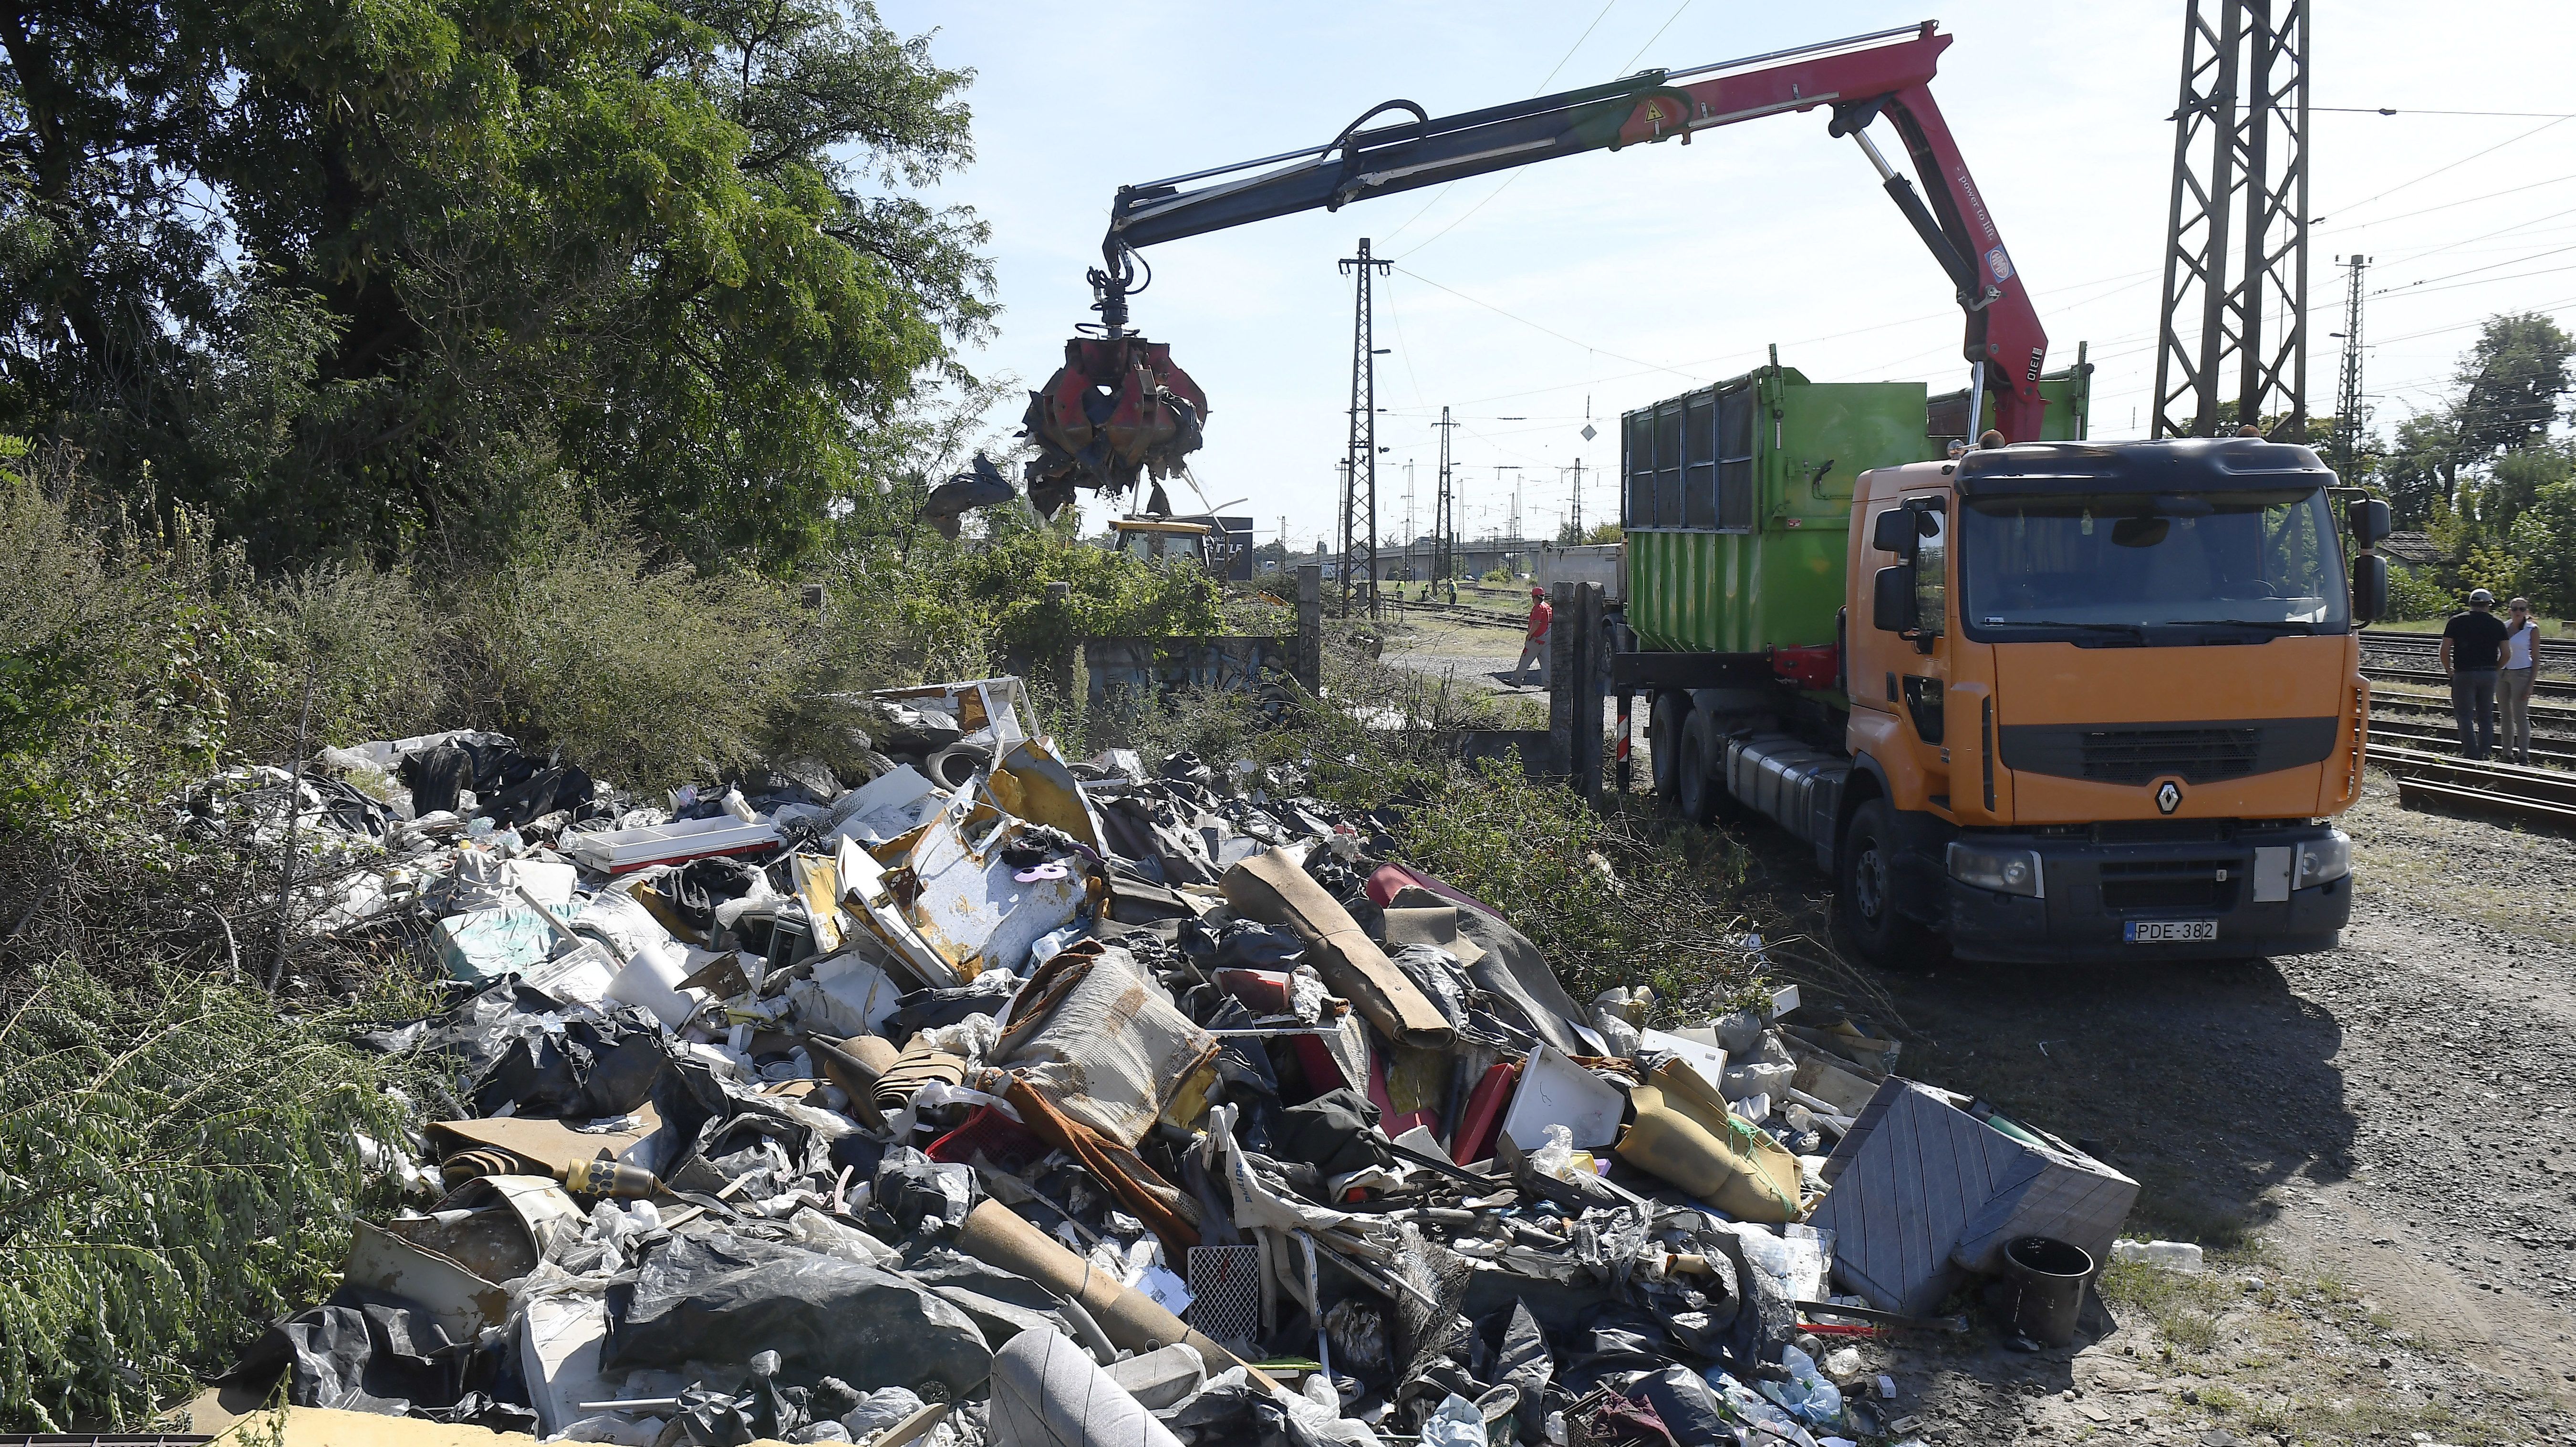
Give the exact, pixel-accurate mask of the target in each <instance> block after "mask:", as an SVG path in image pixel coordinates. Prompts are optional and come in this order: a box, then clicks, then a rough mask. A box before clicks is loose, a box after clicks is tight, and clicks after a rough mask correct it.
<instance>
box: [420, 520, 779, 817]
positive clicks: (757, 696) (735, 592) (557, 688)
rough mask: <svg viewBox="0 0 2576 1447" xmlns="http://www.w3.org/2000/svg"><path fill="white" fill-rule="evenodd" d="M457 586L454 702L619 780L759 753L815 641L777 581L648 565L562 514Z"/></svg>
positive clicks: (682, 772) (700, 772) (463, 711)
mask: <svg viewBox="0 0 2576 1447" xmlns="http://www.w3.org/2000/svg"><path fill="white" fill-rule="evenodd" d="M453 591H454V595H455V596H454V601H453V603H452V605H451V606H452V609H453V614H452V617H453V622H452V624H451V625H450V626H451V627H452V629H453V634H452V640H451V645H450V646H451V649H452V658H453V667H454V669H455V671H456V679H455V685H456V687H457V688H458V690H459V692H460V694H461V697H460V698H459V700H458V701H457V704H456V706H455V712H456V713H457V715H458V716H460V717H462V718H464V719H466V720H468V721H471V722H473V723H476V724H480V725H482V726H484V727H488V728H494V729H498V730H501V731H503V732H506V733H509V734H511V735H513V736H514V737H516V738H517V739H518V741H519V742H520V744H521V745H522V746H524V747H528V748H531V749H538V750H545V749H559V750H561V751H562V754H563V757H564V758H565V759H567V760H569V761H571V762H573V763H577V764H579V765H581V766H582V767H583V768H584V769H586V770H588V771H590V772H591V773H592V774H594V775H596V776H598V777H600V778H604V779H614V780H615V781H616V782H618V783H619V784H621V785H625V786H628V787H636V786H641V787H645V788H655V787H659V786H662V785H665V784H675V783H679V782H682V781H685V780H688V779H692V778H704V777H707V776H708V775H709V774H711V773H712V772H714V771H717V770H721V769H724V768H727V767H730V766H732V765H736V764H739V763H742V762H744V761H745V760H747V759H750V758H753V757H755V756H756V755H758V754H759V753H760V751H761V746H762V743H763V733H764V730H765V728H766V726H767V724H768V722H769V720H770V719H771V718H772V716H773V715H775V714H777V713H778V712H780V711H782V710H784V709H786V708H787V707H788V705H789V703H790V701H791V700H792V699H793V698H794V696H795V695H796V693H797V692H798V691H799V690H800V689H802V688H804V687H805V686H806V684H807V683H808V682H809V679H810V675H811V671H812V667H813V664H814V663H815V661H816V649H817V647H818V644H819V640H817V639H815V638H814V637H812V636H811V631H810V630H809V629H807V628H806V627H805V626H804V624H803V621H802V615H801V614H800V613H799V611H798V608H797V605H796V601H795V599H794V598H793V597H791V596H790V593H789V590H788V589H787V588H786V587H785V586H784V585H782V584H780V583H778V582H776V581H774V580H772V579H768V578H763V577H759V576H756V575H747V574H721V575H713V576H710V575H707V574H702V573H699V572H698V571H697V570H695V569H694V568H691V567H689V566H688V565H687V564H684V563H681V564H672V565H669V566H664V567H655V566H653V565H651V564H650V563H649V562H648V561H647V559H646V557H645V554H644V550H643V547H642V546H641V545H640V544H639V543H637V542H636V541H635V540H634V539H633V538H632V537H631V536H629V535H627V534H625V533H623V532H621V531H618V530H616V529H614V528H611V527H609V526H606V525H604V524H600V523H596V522H589V521H583V520H579V519H573V518H557V519H553V520H549V521H547V522H545V523H543V524H542V525H541V526H540V527H539V528H538V529H537V530H536V531H535V532H534V533H533V534H532V535H530V536H527V537H524V538H522V539H521V540H520V541H519V542H518V543H517V545H516V546H515V547H514V549H513V551H512V554H511V556H509V557H508V558H507V559H506V560H505V561H504V562H502V563H501V564H500V566H498V567H496V568H494V569H492V570H491V571H490V572H488V573H484V574H481V575H478V576H474V577H471V578H469V579H468V580H466V581H464V582H462V583H460V584H458V585H456V586H455V587H454V590H453Z"/></svg>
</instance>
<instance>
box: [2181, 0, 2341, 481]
mask: <svg viewBox="0 0 2576 1447" xmlns="http://www.w3.org/2000/svg"><path fill="white" fill-rule="evenodd" d="M2186 4H2187V7H2188V14H2187V17H2186V18H2185V20H2184V22H2183V38H2182V96H2181V100H2180V102H2179V103H2178V104H2177V105H2176V106H2175V108H2174V113H2173V117H2172V119H2173V123H2174V165H2173V203H2172V208H2171V212H2170V215H2169V217H2168V219H2167V222H2166V227H2165V279H2164V311H2163V319H2162V331H2161V335H2160V336H2159V337H2158V339H2157V343H2156V414H2155V419H2154V427H2153V433H2152V435H2154V436H2157V437H2169V436H2196V437H2212V436H2216V435H2217V433H2218V430H2219V429H2218V409H2219V405H2220V403H2221V401H2222V400H2233V401H2234V402H2235V403H2236V415H2237V420H2238V421H2239V422H2240V423H2253V424H2255V425H2258V426H2259V425H2261V423H2262V420H2263V418H2264V416H2265V414H2266V413H2270V414H2274V415H2277V416H2278V417H2279V418H2280V419H2281V420H2280V423H2279V424H2278V426H2277V427H2276V428H2275V429H2274V430H2275V431H2276V432H2278V433H2280V434H2282V435H2283V436H2284V437H2285V438H2286V439H2287V440H2289V441H2293V442H2297V441H2304V440H2305V439H2306V437H2307V422H2308V403H2307V388H2308V328H2307V312H2308V219H2309V218H2308V164H2307V137H2308V0H2186ZM2267 312H2269V313H2271V319H2272V320H2273V321H2274V322H2275V328H2276V331H2275V334H2272V335H2267V334H2266V333H2265V331H2264V324H2265V321H2266V320H2267V318H2266V313H2267ZM2186 333H2189V334H2190V335H2188V336H2186ZM2231 360H2232V361H2234V363H2235V368H2234V371H2235V376H2234V378H2233V380H2232V385H2231V382H2230V381H2229V380H2228V379H2226V378H2225V377H2224V376H2223V373H2224V371H2225V370H2226V366H2227V363H2228V362H2229V361H2231ZM2223 390H2225V391H2232V393H2233V397H2232V399H2223V398H2222V397H2221V395H2220V394H2221V392H2222V391H2223Z"/></svg>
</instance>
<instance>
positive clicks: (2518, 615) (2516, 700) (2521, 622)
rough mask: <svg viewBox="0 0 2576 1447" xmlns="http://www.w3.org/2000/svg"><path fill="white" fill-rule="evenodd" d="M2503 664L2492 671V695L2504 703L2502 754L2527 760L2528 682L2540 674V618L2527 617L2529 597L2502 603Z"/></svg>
mask: <svg viewBox="0 0 2576 1447" xmlns="http://www.w3.org/2000/svg"><path fill="white" fill-rule="evenodd" d="M2505 607H2506V608H2507V610H2508V611H2509V612H2510V613H2511V614H2512V616H2511V617H2509V618H2507V619H2506V620H2505V633H2504V667H2502V668H2500V669H2498V670H2496V698H2497V700H2498V701H2499V702H2500V703H2502V704H2503V705H2504V756H2505V758H2506V760H2507V761H2509V762H2512V763H2516V764H2528V763H2530V762H2531V683H2532V680H2533V679H2536V678H2538V677H2539V676H2540V621H2539V620H2538V619H2536V618H2534V617H2532V616H2531V600H2530V599H2528V598H2516V599H2514V600H2513V601H2512V602H2511V603H2508V604H2506V605H2505Z"/></svg>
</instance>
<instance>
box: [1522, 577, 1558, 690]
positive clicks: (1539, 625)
mask: <svg viewBox="0 0 2576 1447" xmlns="http://www.w3.org/2000/svg"><path fill="white" fill-rule="evenodd" d="M1555 618H1556V610H1555V609H1553V608H1550V607H1549V606H1547V590H1546V589H1545V588H1532V589H1530V611H1529V637H1528V638H1527V640H1526V641H1524V642H1523V643H1522V644H1521V661H1520V662H1519V663H1517V664H1515V665H1513V667H1512V683H1513V686H1515V687H1518V686H1520V685H1522V684H1525V683H1527V682H1529V669H1530V664H1531V662H1532V661H1533V660H1535V661H1536V662H1537V664H1538V681H1539V684H1540V685H1541V686H1542V687H1544V686H1545V685H1546V683H1547V625H1548V624H1549V623H1551V622H1553V621H1554V620H1555Z"/></svg>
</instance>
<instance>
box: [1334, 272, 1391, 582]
mask: <svg viewBox="0 0 2576 1447" xmlns="http://www.w3.org/2000/svg"><path fill="white" fill-rule="evenodd" d="M1394 265H1395V263H1394V262H1392V261H1380V260H1378V259H1376V258H1375V257H1372V256H1370V255H1369V239H1368V238H1367V237H1365V236H1363V237H1361V238H1360V254H1359V255H1357V256H1345V257H1343V258H1342V260H1341V269H1342V274H1343V275H1344V276H1348V275H1351V274H1352V273H1353V271H1354V270H1356V271H1357V273H1358V275H1359V290H1358V293H1357V295H1356V296H1355V297H1354V299H1353V306H1352V313H1351V442H1350V451H1351V471H1350V477H1349V480H1348V481H1347V482H1346V483H1345V484H1344V485H1343V489H1342V490H1343V496H1344V499H1345V500H1344V502H1343V506H1342V579H1343V582H1342V613H1343V615H1344V616H1345V617H1347V616H1349V614H1350V611H1351V605H1350V592H1351V589H1350V581H1349V580H1350V573H1351V534H1352V532H1353V530H1354V529H1357V530H1359V531H1360V532H1361V534H1362V538H1363V540H1364V543H1365V547H1366V554H1365V556H1366V558H1367V560H1368V561H1367V566H1368V610H1369V616H1370V617H1372V618H1374V617H1376V616H1377V359H1378V353H1379V348H1378V347H1377V345H1376V339H1377V331H1376V318H1375V317H1374V316H1373V315H1372V313H1371V311H1370V307H1369V292H1370V281H1371V279H1372V278H1374V277H1376V276H1378V275H1380V274H1382V273H1384V272H1385V271H1386V270H1388V269H1389V268H1390V267H1393V266H1394Z"/></svg>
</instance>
